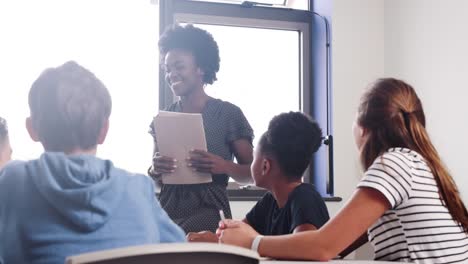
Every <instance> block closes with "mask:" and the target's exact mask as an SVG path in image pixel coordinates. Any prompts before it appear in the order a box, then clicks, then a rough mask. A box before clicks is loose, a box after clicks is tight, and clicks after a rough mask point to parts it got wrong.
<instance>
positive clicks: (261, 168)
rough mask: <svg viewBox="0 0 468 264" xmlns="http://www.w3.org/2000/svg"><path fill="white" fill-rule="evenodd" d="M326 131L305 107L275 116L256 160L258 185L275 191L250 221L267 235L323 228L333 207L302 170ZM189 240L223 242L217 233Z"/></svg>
mask: <svg viewBox="0 0 468 264" xmlns="http://www.w3.org/2000/svg"><path fill="white" fill-rule="evenodd" d="M321 140H322V131H321V129H320V127H319V126H318V124H317V123H316V122H315V121H312V120H311V119H310V118H309V117H307V116H306V115H304V114H302V113H300V112H289V113H282V114H280V115H277V116H275V117H274V118H273V119H272V120H271V121H270V124H269V126H268V130H267V131H266V132H265V133H264V134H263V135H262V137H261V138H260V141H259V143H258V145H257V147H256V148H255V152H254V161H253V163H252V165H251V171H252V176H253V179H254V181H255V185H256V186H259V187H262V188H265V189H267V190H268V191H269V192H268V193H267V194H265V196H264V197H263V198H262V199H261V200H260V201H258V202H257V204H256V205H255V206H254V207H253V208H252V209H251V210H250V212H248V213H247V215H246V217H245V219H244V220H243V221H244V222H246V223H248V224H249V225H251V226H252V227H253V228H254V229H255V230H256V231H257V232H259V233H260V234H262V235H283V234H290V233H295V232H301V231H306V230H315V229H319V228H320V227H321V226H322V225H323V224H325V223H326V222H327V221H328V219H329V215H328V210H327V207H326V205H325V203H324V201H323V199H322V197H321V196H320V194H319V193H318V192H317V191H316V190H315V188H314V186H312V185H310V184H307V183H303V182H302V175H303V173H304V171H305V170H306V168H307V167H308V166H309V164H310V161H311V159H312V155H313V153H314V152H316V151H317V150H318V148H319V147H320V145H321ZM188 239H189V241H194V242H197V241H204V242H207V241H212V242H215V241H217V237H216V236H215V235H214V234H213V233H209V232H206V231H205V232H200V233H190V234H189V235H188Z"/></svg>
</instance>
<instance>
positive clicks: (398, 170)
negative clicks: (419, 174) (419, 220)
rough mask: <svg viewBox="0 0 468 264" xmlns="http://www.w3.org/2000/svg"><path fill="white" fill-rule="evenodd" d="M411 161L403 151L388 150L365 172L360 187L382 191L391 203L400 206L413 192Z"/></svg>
mask: <svg viewBox="0 0 468 264" xmlns="http://www.w3.org/2000/svg"><path fill="white" fill-rule="evenodd" d="M411 183H412V176H411V162H410V161H409V160H408V159H407V158H406V157H405V156H404V154H403V153H398V152H387V153H384V154H383V155H382V156H379V157H378V158H377V159H376V160H375V161H374V163H373V164H372V165H371V166H370V167H369V169H368V170H367V171H366V172H365V174H364V177H363V178H362V180H361V182H360V183H359V184H358V187H359V188H361V187H367V188H372V189H376V190H377V191H379V192H381V193H382V194H383V195H384V196H385V197H386V198H387V200H388V201H389V202H390V204H391V208H392V209H394V208H396V207H398V206H399V205H400V204H402V203H403V202H405V201H407V200H408V198H409V196H410V193H411V187H412V186H411V185H412V184H411Z"/></svg>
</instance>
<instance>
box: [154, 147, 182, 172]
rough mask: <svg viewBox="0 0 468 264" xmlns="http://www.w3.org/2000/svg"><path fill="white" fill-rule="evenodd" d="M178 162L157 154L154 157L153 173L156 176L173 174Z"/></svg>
mask: <svg viewBox="0 0 468 264" xmlns="http://www.w3.org/2000/svg"><path fill="white" fill-rule="evenodd" d="M176 162H177V160H176V159H174V158H171V157H167V156H161V155H160V154H159V152H156V153H155V154H154V156H153V172H154V173H155V174H163V173H172V172H174V171H175V169H176V168H177V165H176Z"/></svg>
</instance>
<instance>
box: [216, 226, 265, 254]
mask: <svg viewBox="0 0 468 264" xmlns="http://www.w3.org/2000/svg"><path fill="white" fill-rule="evenodd" d="M216 235H217V236H218V238H219V242H220V243H224V244H230V245H235V246H239V247H244V248H249V249H250V247H251V246H252V241H253V240H254V238H255V237H256V236H258V235H259V234H258V233H257V232H256V231H255V230H254V229H253V228H252V227H251V226H250V225H248V224H246V223H244V222H242V221H238V220H231V219H227V220H222V221H221V222H219V228H218V230H216Z"/></svg>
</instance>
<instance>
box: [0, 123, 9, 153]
mask: <svg viewBox="0 0 468 264" xmlns="http://www.w3.org/2000/svg"><path fill="white" fill-rule="evenodd" d="M7 137H8V125H7V122H6V120H5V119H4V118H2V117H0V146H2V144H3V143H4V141H5V139H6V138H7Z"/></svg>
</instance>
